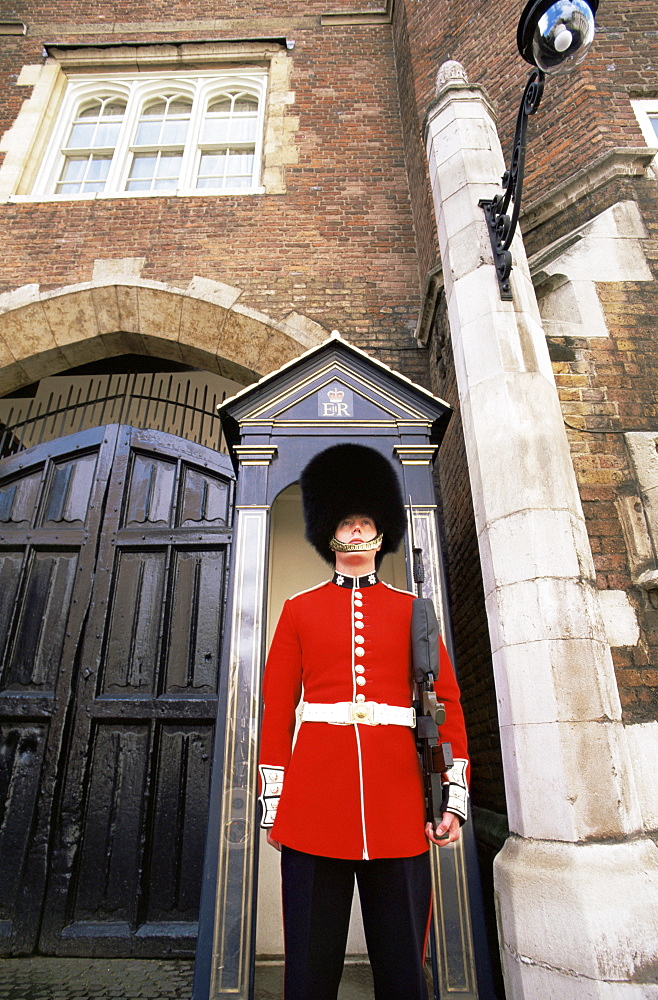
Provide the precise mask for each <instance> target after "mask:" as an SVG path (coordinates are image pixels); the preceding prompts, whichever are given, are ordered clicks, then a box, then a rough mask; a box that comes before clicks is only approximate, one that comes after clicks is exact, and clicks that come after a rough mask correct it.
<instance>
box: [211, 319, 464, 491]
mask: <svg viewBox="0 0 658 1000" xmlns="http://www.w3.org/2000/svg"><path fill="white" fill-rule="evenodd" d="M218 410H219V413H220V416H221V418H222V423H223V426H224V434H225V437H226V440H227V443H228V446H229V450H230V453H231V456H232V458H233V461H234V463H235V465H236V469H237V467H238V465H246V464H249V465H261V464H267V465H269V464H270V463H272V467H271V470H270V475H272V474H273V473H275V468H274V467H275V466H277V465H280V464H281V462H282V460H283V465H284V466H285V467H286V469H289V472H288V473H287V474H283V469H281V470H280V471H281V473H282V478H281V477H280V476H278V475H276V474H275V475H274V480H279V479H280V482H278V483H277V486H278V487H279V488H283V486H284V485H286V482H284V480H287V482H293V481H294V480H295V479H296V478H297V474H298V472H299V470H300V468H301V467H303V465H304V464H306V462H307V461H308V460H309V459H310V457H311V456H312V455H313V454H314V453H316V452H317V451H321V450H323V449H324V448H328V447H329V446H330V445H332V444H335V443H337V442H344V441H357V442H360V443H364V444H370V445H371V446H372V447H374V448H377V449H378V450H381V451H383V452H384V453H386V454H388V456H389V457H392V456H393V454H394V453H397V454H398V457H399V458H401V460H404V458H403V455H402V452H401V449H402V451H403V452H404V455H405V457H406V460H407V461H412V460H413V458H414V450H415V449H418V453H417V457H418V460H419V461H422V463H423V464H425V463H426V461H427V456H428V454H429V453H430V452H431V453H432V454H434V453H435V451H436V448H437V446H438V445H439V444H440V442H441V439H442V437H443V434H444V433H445V429H446V426H447V423H448V420H449V418H450V413H451V410H450V407H449V405H448V404H447V403H445V402H444V401H443V400H441V399H438V398H437V397H436V396H433V395H432V394H431V393H430V392H428V391H427V390H426V389H423V388H421V387H420V386H418V385H416V384H415V383H413V382H411V381H410V380H409V379H408V378H406V377H405V376H404V375H400V374H399V373H398V372H395V371H393V370H392V369H391V368H389V367H388V366H387V365H384V364H382V363H381V362H379V361H376V360H375V359H374V358H371V357H370V356H369V355H367V354H366V353H365V352H363V351H361V350H359V349H358V348H356V347H353V346H352V345H351V344H349V343H348V342H347V341H345V340H343V338H342V337H340V336H339V335H337V334H332V336H331V337H330V338H329V340H326V341H325V342H324V343H323V344H320V345H319V347H316V348H313V349H312V350H310V351H308V352H307V353H306V354H303V355H302V356H301V357H300V358H297V359H295V361H292V362H290V363H289V364H287V365H286V366H284V367H283V368H281V369H279V370H278V371H276V372H273V373H272V374H270V375H267V376H266V377H265V378H263V379H261V380H260V381H259V382H257V383H256V384H255V385H253V386H249V387H248V388H247V389H244V390H243V391H242V392H240V393H238V394H237V395H236V396H233V397H232V398H231V399H229V400H226V401H225V402H224V403H223V404H222V405H221V406H220V407H218ZM295 467H296V469H295ZM291 477H292V478H291ZM269 492H270V491H269V490H268V493H269Z"/></svg>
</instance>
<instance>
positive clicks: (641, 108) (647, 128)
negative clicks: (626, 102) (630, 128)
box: [631, 98, 658, 149]
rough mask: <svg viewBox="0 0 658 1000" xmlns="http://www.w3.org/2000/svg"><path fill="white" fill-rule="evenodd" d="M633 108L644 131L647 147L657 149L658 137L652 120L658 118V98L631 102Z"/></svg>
mask: <svg viewBox="0 0 658 1000" xmlns="http://www.w3.org/2000/svg"><path fill="white" fill-rule="evenodd" d="M631 107H632V108H633V111H634V112H635V117H636V118H637V120H638V124H639V126H640V128H641V129H642V135H643V136H644V138H645V141H646V144H647V146H651V147H653V148H654V149H655V148H656V147H657V146H658V135H657V134H656V130H655V128H654V126H653V125H652V124H651V118H658V98H653V99H650V98H643V99H642V100H635V101H631Z"/></svg>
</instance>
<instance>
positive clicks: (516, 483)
mask: <svg viewBox="0 0 658 1000" xmlns="http://www.w3.org/2000/svg"><path fill="white" fill-rule="evenodd" d="M503 363H505V362H503ZM461 412H462V421H463V426H464V436H465V438H466V440H467V446H468V447H469V449H471V458H470V463H469V472H470V475H471V482H472V484H473V504H474V508H475V512H476V522H477V525H478V530H480V528H481V526H482V525H483V524H485V523H493V522H494V521H496V520H498V518H500V517H507V516H509V515H510V514H512V513H514V512H515V511H518V510H527V509H546V508H548V509H552V510H560V509H562V510H571V511H572V513H573V514H574V515H576V517H578V518H582V507H581V503H580V496H579V493H578V488H577V484H576V479H575V475H574V471H573V465H572V462H571V455H570V453H569V448H568V444H567V439H566V435H565V433H564V427H563V423H562V413H561V410H560V406H559V402H558V398H557V393H556V391H555V388H554V386H553V385H552V384H551V383H549V382H547V380H546V379H545V378H544V376H543V375H542V374H540V373H538V372H528V373H526V374H506V373H505V374H503V376H502V377H501V376H500V375H499V374H497V373H494V374H492V378H490V379H487V380H484V379H482V380H481V381H480V382H478V383H476V384H474V385H472V386H471V387H470V388H469V390H468V393H467V395H466V396H465V397H463V398H462V409H461Z"/></svg>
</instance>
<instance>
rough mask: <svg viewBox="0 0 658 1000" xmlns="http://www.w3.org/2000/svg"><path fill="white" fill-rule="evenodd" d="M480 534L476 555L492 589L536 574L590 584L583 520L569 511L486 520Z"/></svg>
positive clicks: (532, 511)
mask: <svg viewBox="0 0 658 1000" xmlns="http://www.w3.org/2000/svg"><path fill="white" fill-rule="evenodd" d="M479 536H480V537H479V539H478V541H479V544H480V553H481V555H482V556H483V559H486V561H487V562H488V563H489V565H490V568H491V572H490V574H488V575H490V578H491V579H492V580H493V581H494V585H495V586H496V587H504V586H507V585H508V584H510V583H520V582H521V581H523V580H534V579H536V578H537V577H540V576H550V577H553V578H556V577H557V578H562V579H569V578H570V577H574V578H583V577H584V578H585V579H587V580H589V581H590V583H593V582H594V579H595V572H594V562H593V560H592V556H591V550H590V546H589V537H588V535H587V529H586V527H585V522H584V521H583V520H582V519H581V518H578V517H576V516H575V515H574V514H573V513H572V512H571V511H567V510H550V509H547V508H543V509H532V508H530V509H523V510H519V511H516V512H514V513H511V514H510V515H509V516H508V517H503V518H499V519H498V520H496V521H489V522H487V524H486V525H484V526H483V527H482V528H481V529H480V532H479Z"/></svg>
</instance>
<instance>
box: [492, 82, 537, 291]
mask: <svg viewBox="0 0 658 1000" xmlns="http://www.w3.org/2000/svg"><path fill="white" fill-rule="evenodd" d="M544 79H545V76H544V73H543V72H542V71H541V70H540V69H534V70H533V71H532V73H531V74H530V76H529V78H528V82H527V83H526V87H525V90H524V91H523V97H522V98H521V104H520V105H519V112H518V115H517V117H516V131H515V133H514V148H513V150H512V161H511V164H510V168H509V170H506V171H505V173H504V175H503V190H504V194H497V195H496V197H495V198H482V199H481V200H480V202H479V204H480V205H481V206H482V208H483V209H484V214H485V217H486V220H487V226H488V227H489V238H490V240H491V248H492V250H493V257H494V264H495V266H496V275H497V277H498V285H499V286H500V297H501V299H503V300H506V301H509V300H511V298H512V289H511V287H510V280H509V276H510V272H511V270H512V254H511V252H510V249H509V248H510V246H511V244H512V240H513V239H514V233H515V232H516V225H517V222H518V220H519V212H520V210H521V196H522V194H523V174H524V171H525V145H526V133H527V128H528V118H529V116H530V115H533V114H534V113H535V111H536V110H537V108H538V107H539V104H540V102H541V99H542V94H543V93H544ZM510 202H512V213H511V215H509V214H508V212H509V207H510Z"/></svg>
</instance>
